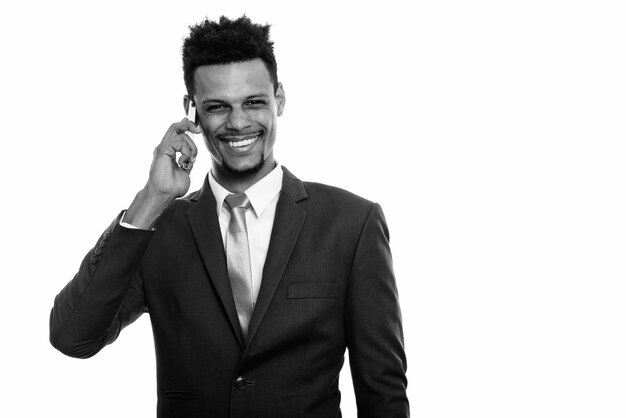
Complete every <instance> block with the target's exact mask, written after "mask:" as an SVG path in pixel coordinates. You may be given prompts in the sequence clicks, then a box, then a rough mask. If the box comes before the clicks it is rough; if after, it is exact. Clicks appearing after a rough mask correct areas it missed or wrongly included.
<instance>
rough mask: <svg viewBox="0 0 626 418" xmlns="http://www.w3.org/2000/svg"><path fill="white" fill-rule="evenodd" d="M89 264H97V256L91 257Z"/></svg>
mask: <svg viewBox="0 0 626 418" xmlns="http://www.w3.org/2000/svg"><path fill="white" fill-rule="evenodd" d="M89 261H91V264H96V263H97V262H98V256H97V255H92V256H91V260H89Z"/></svg>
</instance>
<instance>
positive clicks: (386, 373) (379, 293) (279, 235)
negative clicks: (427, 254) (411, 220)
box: [50, 169, 409, 418]
mask: <svg viewBox="0 0 626 418" xmlns="http://www.w3.org/2000/svg"><path fill="white" fill-rule="evenodd" d="M215 206H216V204H215V199H214V196H213V193H212V192H211V190H210V188H209V185H208V181H205V183H204V186H203V187H202V189H201V190H199V191H198V192H195V193H193V194H191V195H189V196H188V197H186V198H183V199H178V200H176V201H174V203H172V205H170V207H169V208H168V209H167V210H166V211H165V212H164V213H163V214H162V215H161V217H160V218H159V220H158V222H157V225H156V231H142V230H131V229H126V228H123V227H119V226H118V222H119V217H118V219H115V221H114V222H113V223H112V224H111V225H110V226H109V227H108V228H107V230H106V231H105V232H104V233H103V234H102V236H101V237H100V238H99V239H98V242H97V244H96V246H95V247H94V248H93V249H92V250H91V251H90V252H89V253H88V254H87V256H86V257H85V259H84V260H83V262H82V264H81V266H80V269H79V271H78V273H77V275H76V276H75V277H74V279H73V280H72V281H71V282H70V283H68V284H67V286H66V287H65V288H64V289H63V290H62V291H61V293H59V295H58V296H57V297H56V299H55V302H54V307H53V309H52V313H51V317H50V340H51V342H52V345H53V346H54V347H56V348H57V349H59V350H60V351H61V352H63V353H65V354H67V355H69V356H74V357H80V358H87V357H90V356H93V355H94V354H96V353H97V352H98V351H99V350H100V349H102V347H104V346H105V345H106V344H109V343H111V342H113V341H114V340H115V339H116V338H117V336H118V335H119V333H120V331H121V330H122V328H124V327H125V326H126V325H128V324H130V323H131V322H133V321H134V320H135V319H137V317H139V315H141V314H142V313H143V312H149V313H150V319H151V322H152V329H153V333H154V341H155V348H156V362H157V390H158V406H157V410H158V416H159V417H164V418H165V417H186V418H187V417H219V418H221V417H242V418H243V417H246V418H250V417H264V418H279V417H288V418H294V417H320V418H321V417H323V418H331V417H339V416H341V412H340V409H339V401H340V394H339V390H338V379H339V372H340V369H341V367H342V365H343V358H344V352H345V349H346V347H347V348H348V350H349V353H350V356H349V358H350V365H351V370H352V378H353V382H354V389H355V394H356V400H357V406H358V411H359V416H360V417H377V418H380V417H408V416H409V405H408V400H407V397H406V378H405V371H406V358H405V353H404V347H403V337H402V324H401V317H400V309H399V305H398V295H397V290H396V284H395V279H394V275H393V270H392V263H391V254H390V252H389V244H388V231H387V227H386V224H385V220H384V217H383V214H382V211H381V209H380V207H379V206H378V205H377V204H375V203H371V202H369V201H367V200H365V199H362V198H360V197H357V196H355V195H353V194H350V193H348V192H346V191H344V190H341V189H337V188H332V187H329V186H325V185H321V184H315V183H303V182H301V181H300V180H298V179H297V178H296V177H294V176H293V175H292V174H291V173H289V172H288V171H287V170H286V169H284V178H283V188H282V190H281V194H280V197H279V200H278V204H277V208H276V217H275V221H274V226H273V230H272V237H271V241H270V246H269V250H268V254H267V259H266V262H265V267H264V269H263V279H262V284H261V289H260V291H259V295H258V299H257V303H256V307H255V309H254V313H253V315H252V318H251V321H250V327H249V333H250V337H249V342H248V344H247V345H245V344H244V343H243V340H242V337H241V330H240V326H239V322H238V319H237V313H236V310H235V304H234V301H233V296H232V292H231V289H230V283H229V280H228V273H227V267H226V256H225V254H224V247H223V244H222V239H221V234H220V229H219V223H218V217H217V213H216V208H215Z"/></svg>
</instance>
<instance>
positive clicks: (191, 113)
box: [187, 100, 196, 124]
mask: <svg viewBox="0 0 626 418" xmlns="http://www.w3.org/2000/svg"><path fill="white" fill-rule="evenodd" d="M187 119H189V120H190V121H191V122H193V123H194V124H195V123H196V105H195V104H194V102H192V101H191V100H190V101H189V108H188V110H187Z"/></svg>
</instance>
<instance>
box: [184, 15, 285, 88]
mask: <svg viewBox="0 0 626 418" xmlns="http://www.w3.org/2000/svg"><path fill="white" fill-rule="evenodd" d="M189 30H190V33H189V37H187V38H186V39H185V41H184V42H183V48H182V55H183V74H184V78H185V86H186V87H187V92H188V93H189V95H190V96H193V93H194V73H195V70H196V68H198V67H200V66H203V65H214V64H230V63H234V62H243V61H249V60H253V59H257V58H260V59H261V60H263V62H264V63H265V66H266V67H267V71H268V72H269V74H270V78H271V80H272V83H273V84H274V90H276V88H277V87H278V74H277V68H276V58H275V57H274V43H273V42H272V41H270V38H269V34H270V25H269V24H266V25H259V24H256V23H252V21H250V19H249V18H248V17H247V16H246V15H243V16H241V17H240V18H238V19H236V20H231V19H229V18H227V17H225V16H222V17H220V20H219V22H215V21H211V20H209V19H205V20H204V22H202V23H199V24H197V25H194V26H190V27H189Z"/></svg>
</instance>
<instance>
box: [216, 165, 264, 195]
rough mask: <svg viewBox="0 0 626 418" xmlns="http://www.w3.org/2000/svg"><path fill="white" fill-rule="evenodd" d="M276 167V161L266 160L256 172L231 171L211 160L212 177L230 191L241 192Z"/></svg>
mask: <svg viewBox="0 0 626 418" xmlns="http://www.w3.org/2000/svg"><path fill="white" fill-rule="evenodd" d="M275 167H276V161H274V160H268V161H266V162H265V164H264V165H263V167H262V168H261V169H260V170H259V171H257V172H256V173H233V172H231V171H226V170H224V168H223V167H222V166H221V165H218V164H217V163H216V162H215V161H213V170H212V173H213V177H214V178H215V180H216V181H217V182H218V183H219V184H220V185H222V187H224V188H225V189H227V190H228V191H230V192H232V193H243V192H245V191H246V190H248V189H249V188H250V187H251V186H252V185H253V184H255V183H256V182H258V181H259V180H261V179H262V178H263V177H265V176H267V175H268V174H269V173H270V172H271V171H272V170H273V169H274V168H275Z"/></svg>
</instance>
